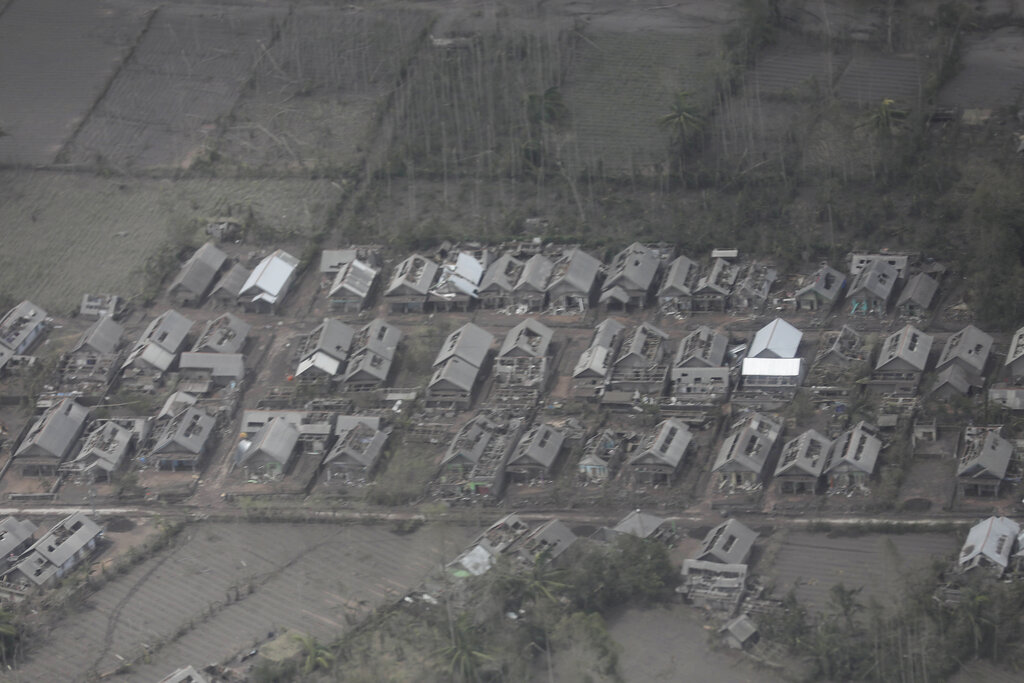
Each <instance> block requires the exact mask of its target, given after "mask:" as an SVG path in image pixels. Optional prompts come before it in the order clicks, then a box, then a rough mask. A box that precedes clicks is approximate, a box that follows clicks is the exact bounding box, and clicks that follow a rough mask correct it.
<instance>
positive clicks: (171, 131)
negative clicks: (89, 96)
mask: <svg viewBox="0 0 1024 683" xmlns="http://www.w3.org/2000/svg"><path fill="white" fill-rule="evenodd" d="M284 15H285V10H284V8H279V9H264V8H253V7H246V8H227V7H204V6H201V5H200V6H173V5H172V6H165V7H162V8H161V9H159V10H158V11H157V13H156V15H155V16H154V17H153V19H152V21H151V22H150V25H149V28H148V29H147V30H146V33H145V35H144V36H143V38H142V40H141V41H140V43H139V45H138V47H137V48H136V49H135V52H134V53H133V55H132V58H131V59H130V60H129V61H128V62H127V63H126V64H125V65H124V67H123V68H122V69H121V71H120V72H119V73H118V75H117V76H116V77H115V78H114V80H113V82H112V83H111V85H110V88H109V90H108V91H107V92H106V94H105V95H104V96H103V98H102V99H101V100H100V101H99V102H98V103H97V104H96V107H95V109H94V111H93V112H92V114H91V115H90V116H89V118H88V120H87V121H86V122H85V124H84V125H83V126H82V129H81V130H80V131H79V132H78V134H77V135H76V136H75V138H74V140H73V141H72V142H71V144H70V145H69V147H68V149H67V151H66V153H65V155H64V156H65V157H66V159H64V160H66V161H68V162H71V163H77V164H95V165H99V166H105V165H107V166H113V167H115V168H118V169H122V170H124V169H132V168H148V167H166V166H182V165H184V166H187V165H188V164H189V163H191V162H192V161H193V160H194V159H195V157H196V156H197V154H198V149H200V148H201V146H202V144H203V142H204V140H205V137H206V135H208V134H209V133H210V132H211V131H212V130H213V128H214V126H215V125H216V124H217V122H218V119H219V118H220V117H223V116H226V115H228V114H229V113H230V112H231V108H232V107H233V106H234V103H235V101H236V100H237V99H238V95H239V93H240V92H241V90H242V87H243V86H244V85H245V83H246V82H247V81H248V79H249V76H250V74H251V72H252V68H253V65H254V64H256V62H257V61H258V60H259V59H260V58H261V55H262V53H263V50H264V47H263V46H265V45H267V44H269V43H270V41H271V40H272V38H273V29H274V26H275V24H276V23H277V22H279V21H280V20H282V19H283V18H284ZM126 124H127V125H126Z"/></svg>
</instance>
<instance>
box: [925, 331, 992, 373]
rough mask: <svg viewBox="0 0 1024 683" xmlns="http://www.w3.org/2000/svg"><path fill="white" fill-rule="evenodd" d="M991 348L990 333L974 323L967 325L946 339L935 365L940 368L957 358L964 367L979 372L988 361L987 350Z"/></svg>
mask: <svg viewBox="0 0 1024 683" xmlns="http://www.w3.org/2000/svg"><path fill="white" fill-rule="evenodd" d="M991 350H992V335H990V334H987V333H985V332H982V331H981V330H979V329H978V328H977V327H975V326H974V325H968V326H967V327H965V328H964V329H962V330H960V331H959V332H957V333H956V334H954V335H952V336H950V338H949V339H947V340H946V345H945V346H944V347H943V348H942V355H941V356H939V362H938V363H937V364H936V365H935V367H936V368H937V369H942V368H943V367H945V366H946V365H948V364H950V363H952V362H954V361H957V360H959V361H960V362H961V363H962V364H963V365H964V366H966V367H965V369H969V370H971V371H973V372H975V373H977V374H979V375H980V374H981V373H982V372H983V371H984V369H985V363H986V362H987V361H988V354H989V351H991Z"/></svg>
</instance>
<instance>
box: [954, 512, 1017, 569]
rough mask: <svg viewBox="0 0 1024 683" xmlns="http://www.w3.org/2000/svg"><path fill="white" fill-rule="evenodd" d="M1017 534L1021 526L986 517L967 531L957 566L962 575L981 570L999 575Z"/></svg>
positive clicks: (1004, 519) (1002, 519) (1007, 519)
mask: <svg viewBox="0 0 1024 683" xmlns="http://www.w3.org/2000/svg"><path fill="white" fill-rule="evenodd" d="M1019 534H1020V525H1019V524H1017V522H1015V521H1013V520H1012V519H1009V518H1008V517H989V518H988V519H986V520H984V521H982V522H978V523H977V524H975V525H974V526H973V527H971V530H970V531H969V532H967V540H966V541H964V545H963V547H962V548H961V549H960V559H959V561H958V567H959V570H960V571H961V572H969V571H972V570H974V569H982V570H984V571H987V572H991V573H994V574H995V575H996V576H997V577H999V576H1002V575H1003V572H1005V571H1006V569H1007V567H1009V565H1010V555H1011V553H1012V552H1013V544H1014V541H1015V540H1016V539H1017V536H1018V535H1019Z"/></svg>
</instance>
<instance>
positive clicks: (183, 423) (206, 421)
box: [153, 406, 217, 455]
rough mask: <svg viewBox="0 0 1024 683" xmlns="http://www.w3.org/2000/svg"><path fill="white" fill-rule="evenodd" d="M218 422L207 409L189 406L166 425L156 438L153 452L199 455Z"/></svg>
mask: <svg viewBox="0 0 1024 683" xmlns="http://www.w3.org/2000/svg"><path fill="white" fill-rule="evenodd" d="M216 423H217V421H216V420H215V419H214V418H213V417H211V416H210V415H208V414H207V413H206V411H205V410H202V409H201V408H196V407H194V406H189V407H188V408H185V409H184V410H182V411H181V412H180V413H178V414H177V415H175V416H174V417H173V418H171V420H170V421H169V422H168V423H167V424H166V425H164V427H163V429H162V430H161V431H160V434H159V435H158V436H157V438H156V445H155V446H154V447H153V453H191V454H193V455H199V454H200V453H202V452H203V449H205V448H206V440H207V439H208V438H209V437H210V433H211V432H212V431H213V427H214V425H215V424H216Z"/></svg>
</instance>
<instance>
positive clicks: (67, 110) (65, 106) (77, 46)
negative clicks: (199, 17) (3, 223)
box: [0, 0, 149, 165]
mask: <svg viewBox="0 0 1024 683" xmlns="http://www.w3.org/2000/svg"><path fill="white" fill-rule="evenodd" d="M148 13H149V12H148V9H147V8H145V7H141V6H140V5H139V4H137V3H130V2H121V1H119V0H99V1H98V2H79V1H78V0H13V1H12V2H11V3H10V4H9V6H8V7H7V8H6V9H5V10H4V12H3V16H2V18H0V93H3V105H2V106H0V126H2V127H3V130H4V132H5V133H7V135H6V136H4V137H0V163H4V164H30V165H45V164H50V163H52V162H53V161H54V158H55V157H56V156H57V153H58V152H59V151H60V149H61V148H62V147H63V146H64V143H65V142H66V141H67V139H68V138H69V137H70V136H71V135H72V134H73V133H74V131H75V128H76V126H77V125H78V122H79V121H81V120H82V119H83V118H84V117H85V116H86V114H87V113H88V112H89V110H90V108H91V107H92V105H93V103H94V102H95V101H96V99H97V98H98V97H99V96H100V94H101V93H102V92H103V88H104V87H106V84H107V82H108V81H109V80H110V78H111V77H112V75H113V74H114V73H115V72H116V71H117V69H118V68H119V67H120V65H121V60H122V58H123V55H124V52H125V50H127V49H128V48H129V47H130V46H131V45H133V44H134V43H135V42H136V40H137V39H138V35H139V33H140V32H141V31H142V30H143V27H144V26H145V23H146V17H147V15H148Z"/></svg>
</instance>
